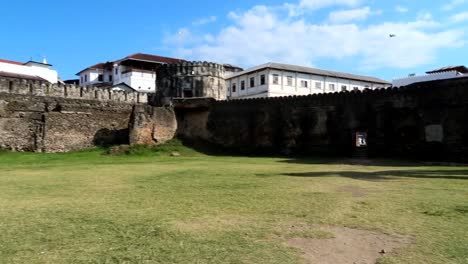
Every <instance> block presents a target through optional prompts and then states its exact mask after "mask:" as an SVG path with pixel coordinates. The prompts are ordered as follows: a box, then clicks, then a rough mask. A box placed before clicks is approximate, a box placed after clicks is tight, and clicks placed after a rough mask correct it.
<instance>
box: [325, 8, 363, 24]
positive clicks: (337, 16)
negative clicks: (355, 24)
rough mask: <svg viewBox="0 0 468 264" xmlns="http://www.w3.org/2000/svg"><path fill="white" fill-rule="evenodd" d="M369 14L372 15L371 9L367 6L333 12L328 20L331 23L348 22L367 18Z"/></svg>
mask: <svg viewBox="0 0 468 264" xmlns="http://www.w3.org/2000/svg"><path fill="white" fill-rule="evenodd" d="M369 15H371V10H370V8H369V7H368V6H366V7H363V8H359V9H352V10H343V11H334V12H331V13H330V15H329V16H328V20H329V21H330V22H331V23H346V22H349V21H356V20H365V19H366V18H367V17H368V16H369Z"/></svg>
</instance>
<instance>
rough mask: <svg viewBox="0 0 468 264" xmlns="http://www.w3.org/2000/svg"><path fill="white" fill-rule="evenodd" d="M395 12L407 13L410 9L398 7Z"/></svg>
mask: <svg viewBox="0 0 468 264" xmlns="http://www.w3.org/2000/svg"><path fill="white" fill-rule="evenodd" d="M395 11H397V12H398V13H406V12H408V11H409V10H408V8H406V7H404V6H396V7H395Z"/></svg>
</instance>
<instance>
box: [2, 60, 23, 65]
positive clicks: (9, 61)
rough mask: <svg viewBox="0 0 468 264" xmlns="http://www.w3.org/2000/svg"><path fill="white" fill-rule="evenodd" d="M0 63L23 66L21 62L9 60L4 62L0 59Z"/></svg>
mask: <svg viewBox="0 0 468 264" xmlns="http://www.w3.org/2000/svg"><path fill="white" fill-rule="evenodd" d="M0 62H3V63H9V64H16V65H23V63H21V62H17V61H11V60H4V59H0Z"/></svg>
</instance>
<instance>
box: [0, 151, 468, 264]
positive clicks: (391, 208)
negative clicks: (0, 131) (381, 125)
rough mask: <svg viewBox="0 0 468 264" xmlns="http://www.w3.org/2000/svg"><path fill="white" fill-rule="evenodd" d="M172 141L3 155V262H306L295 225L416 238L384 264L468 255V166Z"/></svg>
mask: <svg viewBox="0 0 468 264" xmlns="http://www.w3.org/2000/svg"><path fill="white" fill-rule="evenodd" d="M176 148H179V151H180V152H181V153H182V156H181V157H170V156H169V155H167V152H165V151H166V150H165V151H162V152H157V153H153V154H141V155H138V153H137V154H134V155H122V156H109V155H103V154H102V151H101V150H93V151H88V152H77V153H69V154H33V153H8V152H0V171H1V173H0V263H301V258H300V257H299V254H297V252H296V251H295V250H294V249H293V248H290V247H288V246H287V245H286V244H285V243H284V241H283V240H282V239H281V238H279V236H284V237H288V236H289V237H290V236H300V235H301V234H300V233H299V234H296V233H295V234H287V232H288V231H287V229H284V228H283V227H284V226H285V225H288V224H291V223H302V224H304V223H305V224H308V225H310V226H311V227H314V226H321V225H332V226H346V227H353V228H360V229H365V230H374V231H379V232H383V233H387V234H400V235H407V236H409V237H411V238H412V242H411V244H410V245H408V246H406V247H405V248H403V249H400V250H398V251H397V252H396V254H394V255H392V256H391V257H385V258H384V259H382V260H381V262H382V263H468V167H463V166H430V165H427V164H403V163H397V162H389V161H375V162H374V163H372V164H371V165H353V164H351V163H350V162H349V161H346V160H330V159H329V160H327V159H325V160H322V159H294V158H268V157H262V158H258V157H255V158H252V157H230V156H218V157H214V156H206V155H203V154H199V153H196V152H195V151H191V150H187V149H183V148H180V147H176ZM169 151H170V150H169ZM143 152H144V151H143ZM303 235H304V236H307V237H309V236H314V235H317V237H321V236H323V237H324V238H326V237H327V234H323V233H321V232H320V231H319V230H311V231H310V232H304V234H303Z"/></svg>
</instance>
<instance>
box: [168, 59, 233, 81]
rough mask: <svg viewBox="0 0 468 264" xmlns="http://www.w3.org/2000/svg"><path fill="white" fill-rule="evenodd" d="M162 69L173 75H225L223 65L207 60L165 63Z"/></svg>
mask: <svg viewBox="0 0 468 264" xmlns="http://www.w3.org/2000/svg"><path fill="white" fill-rule="evenodd" d="M160 70H161V71H164V72H165V73H167V74H169V75H173V76H215V77H223V76H224V66H223V65H221V64H217V63H213V62H206V61H193V62H180V63H173V64H165V65H163V66H162V67H161V68H160Z"/></svg>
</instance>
